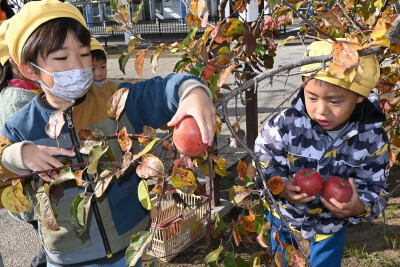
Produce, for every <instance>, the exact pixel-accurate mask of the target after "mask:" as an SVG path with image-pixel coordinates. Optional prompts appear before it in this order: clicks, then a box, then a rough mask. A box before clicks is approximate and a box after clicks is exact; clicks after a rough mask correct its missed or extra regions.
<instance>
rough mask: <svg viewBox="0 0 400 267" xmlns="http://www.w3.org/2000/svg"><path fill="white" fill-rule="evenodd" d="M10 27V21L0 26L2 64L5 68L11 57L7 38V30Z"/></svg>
mask: <svg viewBox="0 0 400 267" xmlns="http://www.w3.org/2000/svg"><path fill="white" fill-rule="evenodd" d="M8 25H9V20H5V21H3V22H2V23H1V26H0V64H1V65H3V66H4V64H6V62H7V60H8V59H9V58H10V57H11V55H10V51H8V45H7V42H6V40H5V39H4V38H5V35H6V32H7V29H8Z"/></svg>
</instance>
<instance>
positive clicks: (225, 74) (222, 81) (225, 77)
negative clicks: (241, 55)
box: [217, 65, 237, 88]
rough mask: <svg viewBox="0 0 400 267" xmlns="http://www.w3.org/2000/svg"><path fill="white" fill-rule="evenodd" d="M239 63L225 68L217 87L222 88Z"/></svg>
mask: <svg viewBox="0 0 400 267" xmlns="http://www.w3.org/2000/svg"><path fill="white" fill-rule="evenodd" d="M236 67H237V65H230V66H228V67H227V68H225V69H224V70H223V71H222V72H221V75H220V76H219V79H218V82H217V87H218V88H221V87H222V86H223V85H224V84H225V83H226V81H227V80H228V77H229V75H230V74H231V72H232V70H233V69H234V68H236Z"/></svg>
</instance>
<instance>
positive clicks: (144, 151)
mask: <svg viewBox="0 0 400 267" xmlns="http://www.w3.org/2000/svg"><path fill="white" fill-rule="evenodd" d="M158 140H160V138H154V139H153V140H152V141H151V142H150V143H149V144H148V145H147V146H146V147H145V148H144V149H143V150H142V151H140V152H139V153H137V154H135V155H133V157H132V160H137V159H138V158H140V157H141V156H143V155H144V154H146V153H148V152H150V150H151V149H152V148H153V146H154V145H155V143H157V141H158Z"/></svg>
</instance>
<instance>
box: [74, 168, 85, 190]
mask: <svg viewBox="0 0 400 267" xmlns="http://www.w3.org/2000/svg"><path fill="white" fill-rule="evenodd" d="M83 172H84V171H83V170H76V171H75V179H76V186H82V185H83V179H82V175H83Z"/></svg>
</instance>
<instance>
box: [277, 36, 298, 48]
mask: <svg viewBox="0 0 400 267" xmlns="http://www.w3.org/2000/svg"><path fill="white" fill-rule="evenodd" d="M294 39H296V36H289V37H287V38H286V39H283V40H281V41H279V43H278V47H281V46H284V45H286V44H287V43H289V42H290V41H292V40H294Z"/></svg>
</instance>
